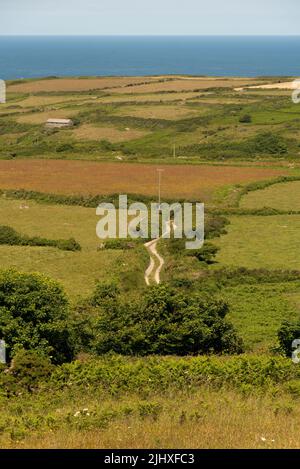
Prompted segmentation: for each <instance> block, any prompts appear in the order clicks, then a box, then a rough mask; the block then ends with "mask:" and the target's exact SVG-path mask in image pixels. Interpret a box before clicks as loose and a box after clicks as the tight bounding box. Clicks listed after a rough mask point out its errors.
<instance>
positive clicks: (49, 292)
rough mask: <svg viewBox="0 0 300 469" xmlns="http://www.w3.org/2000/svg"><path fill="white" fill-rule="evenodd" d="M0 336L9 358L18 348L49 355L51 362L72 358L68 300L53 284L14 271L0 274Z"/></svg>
mask: <svg viewBox="0 0 300 469" xmlns="http://www.w3.org/2000/svg"><path fill="white" fill-rule="evenodd" d="M0 337H1V338H2V339H4V340H5V342H6V344H7V352H8V356H9V358H12V357H13V356H14V355H15V354H16V352H18V351H19V350H20V349H25V350H35V351H38V352H40V353H41V354H44V355H46V356H50V357H51V358H52V361H53V363H62V362H64V361H67V360H71V359H72V358H73V351H74V344H73V340H74V337H73V333H72V331H71V330H70V326H69V325H68V301H67V298H66V296H65V294H64V292H63V290H62V288H61V287H60V285H59V284H57V283H56V282H54V281H52V280H49V279H47V278H45V277H44V276H42V275H38V274H23V273H19V272H16V271H14V270H9V271H2V272H1V273H0Z"/></svg>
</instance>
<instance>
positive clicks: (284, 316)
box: [223, 283, 300, 353]
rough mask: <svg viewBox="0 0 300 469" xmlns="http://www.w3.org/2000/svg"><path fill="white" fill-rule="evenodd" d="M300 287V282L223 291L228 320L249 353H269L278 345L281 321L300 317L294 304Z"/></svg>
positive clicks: (250, 286) (234, 288) (297, 306)
mask: <svg viewBox="0 0 300 469" xmlns="http://www.w3.org/2000/svg"><path fill="white" fill-rule="evenodd" d="M299 287H300V285H299V283H295V284H286V283H285V284H273V285H272V284H270V285H268V284H263V285H257V284H256V285H239V286H236V287H227V288H225V289H224V291H223V295H224V297H225V298H226V300H227V301H228V303H229V305H230V314H229V315H228V319H230V321H232V323H233V324H234V325H235V327H236V329H237V330H238V332H239V334H240V335H241V337H242V338H243V340H244V343H245V347H246V350H247V351H248V352H256V353H270V352H271V351H272V350H273V349H274V348H275V347H277V346H278V339H277V332H278V329H279V328H280V325H281V323H282V321H283V320H295V319H298V318H299V317H300V308H299V304H297V302H296V301H295V295H296V297H297V295H299V293H298V292H299ZM295 292H296V293H295Z"/></svg>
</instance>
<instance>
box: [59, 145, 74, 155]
mask: <svg viewBox="0 0 300 469" xmlns="http://www.w3.org/2000/svg"><path fill="white" fill-rule="evenodd" d="M73 150H74V146H73V145H72V144H71V143H62V144H61V145H58V146H57V147H56V152H57V153H63V152H65V151H73Z"/></svg>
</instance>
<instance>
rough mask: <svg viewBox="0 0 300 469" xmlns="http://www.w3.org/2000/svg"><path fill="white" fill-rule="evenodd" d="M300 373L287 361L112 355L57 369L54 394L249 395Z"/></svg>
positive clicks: (251, 358)
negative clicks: (202, 389) (249, 389)
mask: <svg viewBox="0 0 300 469" xmlns="http://www.w3.org/2000/svg"><path fill="white" fill-rule="evenodd" d="M299 377H300V368H299V367H297V366H296V367H295V365H294V364H293V363H292V361H291V360H288V359H286V358H283V357H276V358H275V357H268V356H264V355H261V356H244V355H243V356H235V357H184V358H177V357H155V356H152V357H144V358H131V359H130V358H128V357H122V356H119V355H117V356H116V355H106V356H103V357H101V358H98V359H95V360H90V361H88V362H85V363H80V362H78V361H77V362H74V363H66V364H64V365H62V366H61V367H57V368H56V370H55V371H54V373H53V375H52V379H51V387H52V388H55V387H57V388H59V389H60V388H62V387H66V388H69V387H70V385H71V384H72V385H73V386H82V387H84V388H86V387H87V386H89V387H90V388H93V387H97V389H99V388H100V389H103V390H105V391H108V392H110V393H111V394H113V395H115V394H116V393H120V394H122V393H124V392H127V391H128V392H130V391H132V392H134V393H136V392H142V393H147V392H151V391H154V392H165V391H167V390H168V389H173V390H187V389H189V390H193V389H199V386H200V385H202V384H207V385H209V386H213V387H216V388H220V387H222V386H227V387H236V388H240V389H243V388H244V387H245V386H253V387H256V388H258V387H265V388H266V389H270V388H271V387H273V386H274V385H276V384H277V383H282V384H284V383H286V382H288V381H289V380H294V379H299Z"/></svg>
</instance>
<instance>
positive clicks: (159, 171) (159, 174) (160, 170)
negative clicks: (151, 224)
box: [156, 169, 164, 209]
mask: <svg viewBox="0 0 300 469" xmlns="http://www.w3.org/2000/svg"><path fill="white" fill-rule="evenodd" d="M156 171H157V172H158V208H159V209H160V202H161V175H162V173H163V171H164V169H157V170H156Z"/></svg>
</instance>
